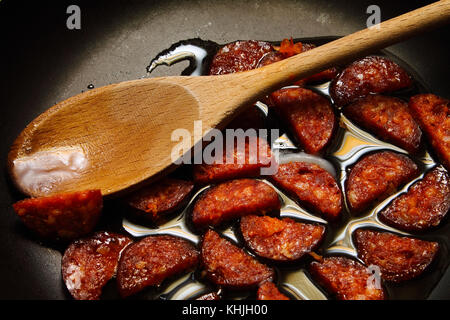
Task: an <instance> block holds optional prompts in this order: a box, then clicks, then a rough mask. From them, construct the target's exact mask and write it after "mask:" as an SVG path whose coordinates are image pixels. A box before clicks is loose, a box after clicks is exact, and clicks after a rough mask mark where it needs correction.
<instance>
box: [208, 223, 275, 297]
mask: <svg viewBox="0 0 450 320" xmlns="http://www.w3.org/2000/svg"><path fill="white" fill-rule="evenodd" d="M201 257H202V262H203V267H204V269H205V272H206V277H207V278H208V279H209V280H210V281H212V282H213V283H215V284H216V285H219V286H224V287H226V288H230V289H249V288H254V287H256V286H258V284H259V283H261V282H263V281H266V280H272V278H273V276H274V271H273V270H272V269H271V268H269V267H267V266H265V265H264V264H261V263H259V262H258V261H257V260H255V259H254V258H253V257H252V256H250V255H248V254H247V253H245V251H244V250H242V249H241V248H239V247H237V246H235V245H234V244H233V243H231V242H230V241H228V240H226V239H224V238H222V237H221V236H220V235H219V234H218V233H217V232H215V231H213V230H208V231H207V232H206V234H205V235H204V236H203V241H202V249H201Z"/></svg>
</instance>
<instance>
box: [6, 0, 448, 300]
mask: <svg viewBox="0 0 450 320" xmlns="http://www.w3.org/2000/svg"><path fill="white" fill-rule="evenodd" d="M430 2H431V1H404V2H403V1H377V5H378V6H379V7H380V9H381V18H382V20H387V19H389V18H391V17H394V16H396V15H399V14H401V13H404V12H406V11H409V10H412V9H415V8H418V7H420V6H423V5H426V4H428V3H430ZM71 4H76V5H78V6H79V7H80V9H81V29H80V30H69V29H68V28H67V26H66V19H67V18H68V17H69V14H67V13H66V9H67V7H68V6H69V5H71ZM371 4H373V3H372V1H362V0H354V1H350V0H345V1H344V0H342V1H327V0H315V1H290V0H278V1H269V0H268V1H265V0H259V1H258V0H250V1H248V0H217V1H207V0H204V1H203V0H197V1H180V0H179V1H171V0H164V1H136V0H132V1H111V0H109V1H74V0H72V1H70V2H69V1H58V2H48V3H46V2H44V1H38V2H36V1H34V2H32V3H28V2H25V1H20V0H2V1H0V34H1V41H2V49H1V50H0V56H1V60H0V61H1V79H0V82H1V83H0V92H1V95H0V97H1V98H0V99H1V103H0V130H1V131H0V133H1V141H0V163H1V164H2V165H3V167H2V174H1V175H0V211H1V212H0V283H1V286H0V299H70V295H69V294H68V292H67V290H66V289H65V288H64V284H63V282H62V280H61V269H60V268H61V265H60V259H61V252H62V250H64V246H60V245H57V244H52V243H42V242H40V241H39V240H38V239H36V238H34V236H33V235H32V234H31V233H29V232H28V231H27V230H26V229H25V228H24V227H23V225H22V224H21V222H20V221H19V219H18V218H17V217H16V216H15V214H14V212H13V210H12V207H11V204H12V203H13V202H15V201H17V200H19V199H21V198H23V195H21V194H19V193H18V192H17V191H16V189H15V188H14V187H13V186H12V184H11V181H10V180H9V177H8V175H7V173H6V169H5V163H6V156H7V152H8V150H9V147H10V145H11V143H12V142H13V140H14V139H15V137H16V136H17V135H18V134H19V133H20V131H21V130H22V129H23V128H24V127H25V126H26V125H27V124H28V123H29V122H30V121H31V120H33V119H34V118H35V117H36V116H37V115H38V114H40V113H41V112H43V111H44V110H46V109H47V108H48V107H50V106H51V105H53V104H55V103H56V102H57V101H61V100H64V99H66V98H68V97H70V96H72V95H75V94H78V93H80V92H81V91H83V90H88V86H89V85H93V86H95V87H98V86H103V85H107V84H110V83H115V82H120V81H126V80H132V79H137V78H140V77H143V76H145V75H146V71H145V67H146V66H147V65H148V63H149V61H150V60H151V58H153V57H154V56H156V54H157V53H158V52H160V51H161V50H163V49H165V48H168V47H170V45H171V44H172V43H175V42H177V41H179V40H183V39H188V38H193V37H200V38H202V39H208V40H212V41H215V42H218V43H226V42H230V41H233V40H237V39H258V40H274V41H275V40H281V39H283V38H285V37H290V36H292V37H294V38H299V37H316V36H330V35H338V36H339V35H345V34H349V33H351V32H354V31H357V30H359V29H362V28H364V27H365V26H366V19H367V18H368V16H369V15H368V14H367V13H366V9H367V7H368V6H369V5H371ZM449 36H450V27H444V28H441V29H439V30H436V31H433V32H429V33H427V34H426V35H423V36H420V37H417V38H414V39H411V40H408V41H406V42H404V43H401V44H397V45H395V46H392V47H390V48H388V50H389V51H390V52H392V53H393V54H395V55H397V56H398V57H399V58H401V59H402V60H404V61H406V62H407V63H408V64H409V65H410V66H413V68H414V69H415V71H417V73H418V74H419V75H420V76H421V77H422V79H423V80H424V82H425V83H426V84H427V85H428V87H429V88H431V91H432V92H433V93H435V94H438V95H442V96H444V97H449V96H450V82H449V81H448V77H447V73H448V57H449V56H450V47H449V46H448V39H449ZM186 66H187V65H186V64H183V63H180V64H178V65H175V66H173V67H171V68H165V67H160V68H158V69H157V70H156V71H155V72H154V74H152V76H163V75H175V74H180V72H181V70H183V69H184V68H185V67H186ZM107 206H108V205H107ZM105 212H107V213H108V216H107V217H105V216H104V217H103V220H102V221H100V227H99V228H102V227H105V228H114V227H117V229H119V226H120V224H121V213H120V212H119V211H118V210H115V209H114V208H108V207H106V208H105ZM447 219H448V218H447ZM446 225H447V226H448V223H447V224H446ZM447 229H448V228H447ZM449 285H450V270H447V272H446V274H445V275H444V276H443V277H442V279H441V281H440V282H439V283H438V285H437V286H436V287H435V288H434V290H433V291H432V292H431V294H430V295H429V298H431V299H450V290H448V288H449Z"/></svg>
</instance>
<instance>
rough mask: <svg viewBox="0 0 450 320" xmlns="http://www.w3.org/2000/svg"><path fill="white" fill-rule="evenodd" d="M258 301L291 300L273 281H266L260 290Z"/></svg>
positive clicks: (257, 296) (257, 294)
mask: <svg viewBox="0 0 450 320" xmlns="http://www.w3.org/2000/svg"><path fill="white" fill-rule="evenodd" d="M256 300H290V299H289V298H288V297H286V296H285V295H284V294H282V293H281V292H280V290H278V288H277V286H276V285H275V284H274V283H273V282H271V281H264V282H263V283H262V284H261V285H260V286H259V288H258V292H257V293H256Z"/></svg>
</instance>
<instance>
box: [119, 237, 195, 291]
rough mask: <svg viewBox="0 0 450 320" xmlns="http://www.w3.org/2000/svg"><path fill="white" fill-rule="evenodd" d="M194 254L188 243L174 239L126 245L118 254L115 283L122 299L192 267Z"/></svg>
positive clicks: (150, 239) (165, 238) (147, 238)
mask: <svg viewBox="0 0 450 320" xmlns="http://www.w3.org/2000/svg"><path fill="white" fill-rule="evenodd" d="M198 256H199V254H198V251H197V249H196V248H195V247H194V245H193V244H192V243H190V242H189V241H187V240H184V239H182V238H177V237H174V236H168V235H162V236H149V237H146V238H144V239H142V240H140V241H139V242H136V243H134V244H132V245H130V246H128V247H127V248H126V249H125V250H124V251H123V253H122V257H121V258H120V261H119V267H118V270H117V283H118V287H119V293H120V295H121V296H122V297H128V296H130V295H132V294H135V293H137V292H139V291H141V290H143V289H144V288H146V287H148V286H156V285H159V284H160V283H161V282H163V281H164V279H166V278H168V277H171V276H173V275H175V274H178V273H180V272H183V271H185V270H188V269H191V268H193V267H194V266H195V265H196V264H197V262H198Z"/></svg>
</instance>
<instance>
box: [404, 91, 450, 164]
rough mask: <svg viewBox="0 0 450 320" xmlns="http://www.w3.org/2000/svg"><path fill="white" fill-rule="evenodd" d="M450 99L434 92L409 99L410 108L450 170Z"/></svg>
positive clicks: (432, 145)
mask: <svg viewBox="0 0 450 320" xmlns="http://www.w3.org/2000/svg"><path fill="white" fill-rule="evenodd" d="M449 103H450V102H449V100H448V99H444V98H441V97H438V96H436V95H434V94H419V95H416V96H413V97H411V99H410V100H409V104H408V106H409V109H410V110H411V112H412V114H413V116H414V117H415V119H416V121H417V122H418V123H419V125H420V127H421V128H422V130H423V131H424V133H425V135H426V136H427V137H428V140H429V142H430V144H431V147H432V148H433V150H434V151H435V152H436V154H437V156H438V157H439V159H440V160H441V161H442V164H443V165H444V166H445V167H446V169H447V170H450V116H449V115H450V108H449Z"/></svg>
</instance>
